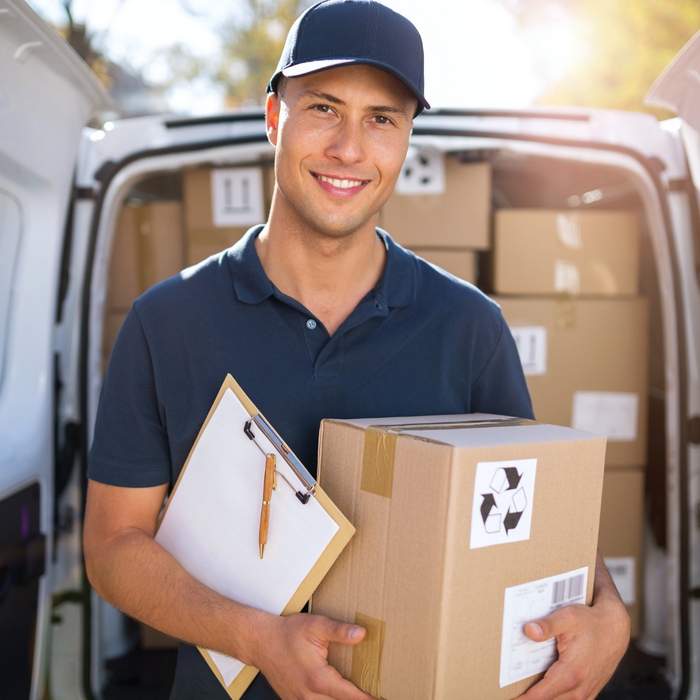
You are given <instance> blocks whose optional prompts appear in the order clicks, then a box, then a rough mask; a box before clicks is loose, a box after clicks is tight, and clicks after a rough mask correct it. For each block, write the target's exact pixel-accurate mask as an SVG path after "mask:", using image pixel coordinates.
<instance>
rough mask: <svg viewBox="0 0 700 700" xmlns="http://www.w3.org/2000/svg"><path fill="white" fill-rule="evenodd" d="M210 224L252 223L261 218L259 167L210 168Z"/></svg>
mask: <svg viewBox="0 0 700 700" xmlns="http://www.w3.org/2000/svg"><path fill="white" fill-rule="evenodd" d="M211 196H212V220H213V222H214V226H221V227H226V226H253V225H254V224H259V223H260V222H261V221H264V220H265V218H266V217H265V212H264V203H263V186H262V172H261V170H260V168H214V169H213V170H212V171H211Z"/></svg>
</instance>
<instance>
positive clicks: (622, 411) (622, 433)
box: [571, 391, 639, 442]
mask: <svg viewBox="0 0 700 700" xmlns="http://www.w3.org/2000/svg"><path fill="white" fill-rule="evenodd" d="M638 414H639V394H633V393H626V392H615V391H577V392H575V393H574V403H573V407H572V412H571V415H572V420H571V427H572V428H574V430H583V431H585V432H587V433H595V434H596V435H606V436H607V438H608V440H611V441H616V442H634V441H635V440H636V439H637V417H638Z"/></svg>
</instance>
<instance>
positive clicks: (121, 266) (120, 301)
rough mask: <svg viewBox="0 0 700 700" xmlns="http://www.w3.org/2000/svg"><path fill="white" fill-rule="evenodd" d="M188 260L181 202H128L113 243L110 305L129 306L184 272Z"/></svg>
mask: <svg viewBox="0 0 700 700" xmlns="http://www.w3.org/2000/svg"><path fill="white" fill-rule="evenodd" d="M184 262H185V258H184V240H183V233H182V204H181V203H180V202H177V201H162V202H148V203H140V202H128V203H126V204H124V206H122V208H121V210H120V212H119V218H118V220H117V229H116V231H115V233H114V241H113V244H112V256H111V258H110V269H109V286H108V291H107V308H108V309H109V310H122V311H126V310H128V309H129V308H131V305H132V304H133V302H134V299H136V298H137V297H139V296H140V295H141V294H143V293H144V292H145V291H146V290H147V289H149V288H150V287H152V286H153V285H154V284H157V283H158V282H162V281H163V280H166V279H168V277H172V276H173V275H176V274H177V273H178V272H180V270H182V268H183V267H184Z"/></svg>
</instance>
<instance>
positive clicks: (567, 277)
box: [554, 260, 581, 295]
mask: <svg viewBox="0 0 700 700" xmlns="http://www.w3.org/2000/svg"><path fill="white" fill-rule="evenodd" d="M554 291H555V292H564V293H566V294H574V295H577V294H579V292H580V291H581V276H580V274H579V271H578V267H577V266H576V264H575V263H572V262H569V261H568V260H555V261H554Z"/></svg>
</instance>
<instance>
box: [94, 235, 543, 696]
mask: <svg viewBox="0 0 700 700" xmlns="http://www.w3.org/2000/svg"><path fill="white" fill-rule="evenodd" d="M261 230H262V227H261V226H259V227H255V228H253V229H251V230H250V231H249V232H248V233H247V234H246V235H245V237H244V238H243V239H242V240H241V241H239V242H238V243H237V244H236V245H235V246H233V247H232V248H230V249H228V250H226V251H224V252H222V253H220V254H219V255H216V256H214V257H212V258H209V259H208V260H206V261H204V262H203V263H201V264H199V265H197V266H195V267H192V268H189V269H187V270H185V271H184V272H182V273H181V274H180V275H178V276H176V277H173V278H171V279H169V280H167V281H165V282H163V283H161V284H159V285H156V286H155V287H153V288H152V289H150V290H149V291H148V292H146V293H145V294H144V295H143V296H142V297H140V298H139V299H137V300H136V302H135V303H134V305H133V307H132V309H131V311H130V312H129V314H128V315H127V317H126V320H125V321H124V324H123V326H122V329H121V331H120V332H119V336H118V338H117V341H116V343H115V346H114V349H113V352H112V356H111V359H110V362H109V367H108V369H107V373H106V376H105V381H104V385H103V388H102V393H101V396H100V403H99V407H98V412H97V420H96V424H95V434H94V440H93V444H92V448H91V450H90V459H89V466H88V476H89V477H90V478H91V479H94V480H95V481H99V482H103V483H108V484H112V485H116V486H131V487H147V486H156V485H160V484H165V483H171V484H172V483H174V482H175V481H176V479H177V477H178V474H179V473H180V469H181V468H182V465H183V464H184V462H185V460H186V458H187V455H188V453H189V451H190V449H191V447H192V444H193V443H194V440H195V438H196V437H197V433H198V432H199V430H200V428H201V426H202V423H203V422H204V419H205V418H206V415H207V413H208V411H209V408H210V407H211V404H212V403H213V401H214V399H215V398H216V395H217V393H218V391H219V388H220V386H221V383H222V382H223V380H224V378H225V376H226V374H227V373H230V374H231V375H233V377H234V378H235V379H236V381H238V383H239V384H240V385H241V387H242V388H243V390H244V391H245V392H246V393H247V394H248V396H249V397H250V399H251V400H252V401H253V403H255V405H256V406H257V407H258V408H259V409H260V410H261V411H262V413H263V414H264V415H265V417H266V418H267V419H268V420H269V421H270V422H271V424H272V425H273V426H274V427H275V428H276V430H277V431H278V432H279V433H280V435H282V437H283V438H284V439H285V441H286V442H287V443H288V444H289V446H290V447H291V448H292V449H293V450H294V452H295V453H296V454H297V456H298V457H299V458H300V459H301V461H302V462H303V463H304V464H305V465H306V467H307V468H308V469H309V471H310V472H311V473H312V474H314V475H315V474H316V454H317V442H318V431H319V425H320V422H321V420H322V419H323V418H377V417H384V416H419V415H421V416H424V415H434V414H457V413H476V412H483V413H497V414H502V415H509V416H518V417H522V418H532V417H533V415H532V407H531V403H530V397H529V394H528V391H527V386H526V383H525V379H524V377H523V373H522V368H521V364H520V360H519V358H518V353H517V350H516V347H515V343H514V342H513V339H512V336H511V334H510V332H509V331H508V328H507V326H506V324H505V322H504V320H503V317H502V315H501V312H500V309H499V307H498V305H497V304H495V303H494V302H493V301H491V300H490V299H488V298H487V297H486V296H485V295H484V294H482V293H481V292H480V291H479V290H477V289H476V288H475V287H474V286H473V285H470V284H468V283H467V282H463V281H461V280H459V279H457V278H455V277H453V276H452V275H449V274H448V273H446V272H444V271H442V270H440V269H439V268H437V267H435V266H433V265H430V264H429V263H427V262H425V261H424V260H422V259H421V258H418V257H416V256H415V255H414V254H413V253H411V252H409V251H407V250H405V249H404V248H402V247H401V246H399V245H398V244H396V243H394V241H393V240H392V239H391V238H390V237H389V236H388V235H387V234H386V233H385V232H383V231H381V230H379V229H378V230H377V233H378V235H379V236H380V238H381V239H382V240H383V242H384V244H385V245H386V249H387V259H386V265H385V268H384V271H383V273H382V275H381V278H380V280H379V282H378V283H377V285H376V287H375V288H374V289H373V290H371V291H370V292H369V293H368V294H367V295H366V296H365V298H364V299H362V301H361V302H360V303H359V304H358V306H357V308H355V310H354V311H353V312H352V313H351V314H350V316H349V317H348V318H347V319H346V320H345V321H344V322H343V324H342V325H341V326H340V328H338V330H337V331H336V332H335V334H334V335H333V336H332V337H331V336H329V334H328V332H327V331H326V329H325V328H324V326H323V324H322V323H321V321H320V320H319V319H318V318H316V317H315V316H314V315H313V314H312V313H310V312H309V311H308V310H307V309H306V308H305V307H304V306H303V305H302V304H300V303H299V302H298V301H296V300H295V299H293V298H291V297H288V296H286V295H285V294H283V293H281V292H280V291H279V290H278V289H277V288H276V287H275V286H274V284H272V282H271V281H270V280H269V279H268V277H267V275H266V274H265V271H264V270H263V267H262V265H261V263H260V260H259V258H258V255H257V252H256V250H255V237H256V236H257V235H258V234H259V233H260V231H261ZM180 657H181V659H182V662H180V661H179V662H178V673H177V678H176V688H175V690H174V691H173V696H172V697H173V698H176V697H177V698H180V697H182V698H184V697H190V696H191V697H197V698H209V697H211V698H219V697H220V698H222V699H223V700H225V698H226V697H227V695H226V693H224V692H223V690H222V689H221V688H220V687H219V685H218V682H217V681H216V680H215V678H214V675H213V674H211V672H210V671H209V670H208V669H207V667H206V664H204V662H203V660H201V663H200V657H199V654H198V653H197V652H196V651H195V650H189V649H185V650H184V652H183V651H182V647H181V654H180ZM183 664H184V665H183ZM195 671H196V672H195ZM199 671H201V673H199ZM200 676H201V677H200ZM210 681H211V682H210ZM193 683H194V685H193ZM201 683H204V685H201ZM186 687H188V688H190V691H187V692H186V691H185V688H186ZM265 687H267V686H266V685H265V684H264V679H261V680H260V681H258V682H256V683H255V684H254V686H253V687H252V688H251V690H250V691H249V692H248V693H246V695H245V697H246V699H248V698H251V699H252V698H267V697H275V696H274V694H270V693H271V691H266V690H265V689H264V688H265ZM205 690H206V694H202V693H204V692H205ZM219 691H221V692H219ZM222 693H223V694H222ZM256 693H257V694H256Z"/></svg>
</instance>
